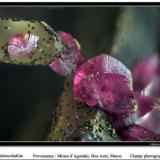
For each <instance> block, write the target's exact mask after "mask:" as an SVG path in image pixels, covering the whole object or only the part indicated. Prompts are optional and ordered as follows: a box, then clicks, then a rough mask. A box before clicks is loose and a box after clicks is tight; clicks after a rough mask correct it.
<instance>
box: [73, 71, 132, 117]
mask: <svg viewBox="0 0 160 160" xmlns="http://www.w3.org/2000/svg"><path fill="white" fill-rule="evenodd" d="M75 87H76V89H75ZM74 90H76V92H74V97H75V99H76V100H78V101H81V102H83V103H86V104H87V105H88V106H91V107H92V106H95V105H98V106H100V107H101V108H102V109H103V110H106V111H107V112H109V113H112V114H113V113H114V114H129V113H132V112H133V109H134V103H133V102H134V96H133V93H132V91H131V90H130V89H129V87H128V79H127V78H126V77H125V76H123V75H118V74H111V73H109V74H107V73H103V74H101V73H99V74H94V75H93V76H90V77H86V78H85V79H83V80H81V81H80V82H79V83H78V84H77V85H76V86H74Z"/></svg>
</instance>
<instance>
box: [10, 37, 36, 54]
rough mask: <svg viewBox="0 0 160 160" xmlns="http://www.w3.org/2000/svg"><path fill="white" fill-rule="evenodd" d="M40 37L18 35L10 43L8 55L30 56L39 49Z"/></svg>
mask: <svg viewBox="0 0 160 160" xmlns="http://www.w3.org/2000/svg"><path fill="white" fill-rule="evenodd" d="M38 40H39V37H38V36H35V35H32V34H17V35H14V36H12V37H11V38H10V39H9V42H8V53H9V54H10V55H12V56H30V55H32V54H33V53H34V52H35V51H36V49H37V42H38Z"/></svg>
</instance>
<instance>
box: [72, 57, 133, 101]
mask: <svg viewBox="0 0 160 160" xmlns="http://www.w3.org/2000/svg"><path fill="white" fill-rule="evenodd" d="M95 73H101V74H102V73H114V74H119V75H124V76H126V77H127V79H128V80H129V83H130V84H132V78H131V77H132V76H131V73H130V71H129V69H127V67H125V66H124V65H123V64H122V63H121V62H120V61H118V60H116V59H115V58H113V57H111V56H108V55H105V54H101V55H99V56H97V57H94V58H92V59H89V60H88V61H87V62H86V63H84V64H83V65H81V66H80V67H79V68H78V70H77V72H76V73H75V76H74V87H73V91H74V95H75V98H76V99H77V98H78V96H77V86H78V85H79V83H80V81H81V80H83V79H85V78H86V77H91V76H94V74H95ZM130 87H131V88H132V86H131V85H130Z"/></svg>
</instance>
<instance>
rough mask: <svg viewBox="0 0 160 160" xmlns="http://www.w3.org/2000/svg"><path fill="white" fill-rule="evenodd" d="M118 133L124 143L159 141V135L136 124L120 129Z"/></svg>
mask: <svg viewBox="0 0 160 160" xmlns="http://www.w3.org/2000/svg"><path fill="white" fill-rule="evenodd" d="M118 133H119V135H120V137H121V139H122V140H124V141H160V135H159V134H156V133H154V132H152V131H150V130H148V129H146V128H144V127H142V126H139V125H137V124H132V125H130V126H129V127H124V128H121V129H119V130H118Z"/></svg>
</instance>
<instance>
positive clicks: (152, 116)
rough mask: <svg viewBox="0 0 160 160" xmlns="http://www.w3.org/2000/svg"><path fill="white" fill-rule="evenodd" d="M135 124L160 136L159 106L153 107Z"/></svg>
mask: <svg viewBox="0 0 160 160" xmlns="http://www.w3.org/2000/svg"><path fill="white" fill-rule="evenodd" d="M136 124H138V125H140V126H142V127H144V128H146V129H148V130H150V131H152V132H154V133H156V134H157V135H159V136H160V106H155V107H154V108H153V109H152V110H151V111H150V112H148V113H146V114H145V115H144V116H143V117H141V118H140V119H138V120H137V121H136Z"/></svg>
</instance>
